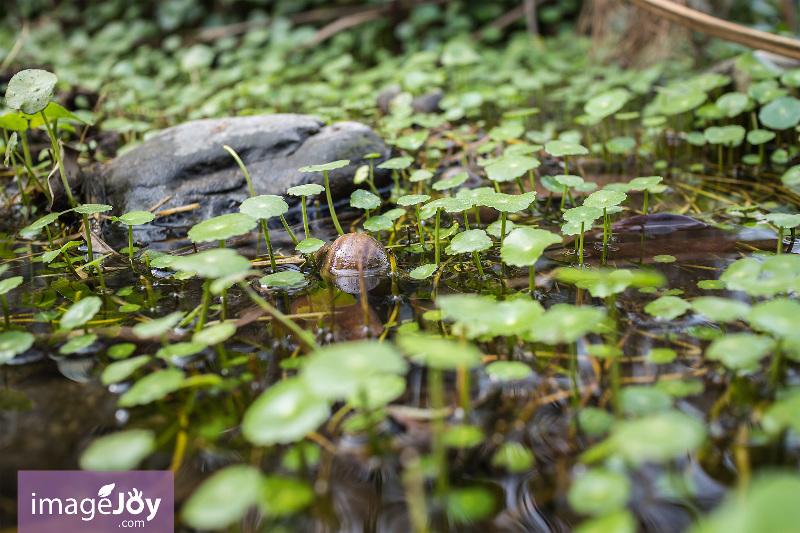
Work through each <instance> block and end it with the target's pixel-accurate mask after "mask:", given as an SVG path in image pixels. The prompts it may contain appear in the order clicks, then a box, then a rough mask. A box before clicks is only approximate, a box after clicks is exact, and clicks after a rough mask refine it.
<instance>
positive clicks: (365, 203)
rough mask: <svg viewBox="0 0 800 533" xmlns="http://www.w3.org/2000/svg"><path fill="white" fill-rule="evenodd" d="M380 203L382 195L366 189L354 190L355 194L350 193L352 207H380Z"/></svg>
mask: <svg viewBox="0 0 800 533" xmlns="http://www.w3.org/2000/svg"><path fill="white" fill-rule="evenodd" d="M380 205H381V199H380V197H378V196H376V195H374V194H373V193H371V192H369V191H365V190H364V189H356V190H355V191H353V194H351V195H350V207H355V208H356V209H375V208H377V207H380Z"/></svg>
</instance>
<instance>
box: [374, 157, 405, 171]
mask: <svg viewBox="0 0 800 533" xmlns="http://www.w3.org/2000/svg"><path fill="white" fill-rule="evenodd" d="M413 162H414V158H413V157H409V156H403V157H393V158H391V159H387V160H386V161H384V162H383V163H381V164H380V165H378V167H377V168H385V169H389V170H402V169H404V168H408V167H410V166H411V163H413Z"/></svg>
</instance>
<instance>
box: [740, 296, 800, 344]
mask: <svg viewBox="0 0 800 533" xmlns="http://www.w3.org/2000/svg"><path fill="white" fill-rule="evenodd" d="M749 318H750V325H751V326H752V327H753V328H754V329H757V330H759V331H765V332H767V333H769V334H770V335H774V336H775V337H778V338H780V337H797V336H798V335H800V328H798V327H797V325H798V323H800V303H798V302H797V301H796V300H786V299H775V300H769V301H767V302H762V303H760V304H758V305H756V306H754V307H753V309H752V311H750V316H749Z"/></svg>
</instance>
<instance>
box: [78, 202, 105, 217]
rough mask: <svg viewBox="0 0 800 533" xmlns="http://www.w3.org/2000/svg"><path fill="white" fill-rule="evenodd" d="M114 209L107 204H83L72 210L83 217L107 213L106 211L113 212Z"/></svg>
mask: <svg viewBox="0 0 800 533" xmlns="http://www.w3.org/2000/svg"><path fill="white" fill-rule="evenodd" d="M112 209H113V207H111V206H110V205H106V204H83V205H79V206H78V207H75V208H73V209H71V210H72V211H75V212H76V213H80V214H82V215H94V214H97V213H105V212H106V211H111V210H112Z"/></svg>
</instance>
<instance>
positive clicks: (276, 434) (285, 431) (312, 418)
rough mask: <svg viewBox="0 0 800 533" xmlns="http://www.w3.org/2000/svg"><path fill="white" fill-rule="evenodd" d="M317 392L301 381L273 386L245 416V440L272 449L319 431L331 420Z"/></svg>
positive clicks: (287, 381)
mask: <svg viewBox="0 0 800 533" xmlns="http://www.w3.org/2000/svg"><path fill="white" fill-rule="evenodd" d="M313 390H314V389H309V388H308V386H307V385H306V382H305V381H303V380H301V379H300V378H290V379H287V380H284V381H279V382H278V383H276V384H274V385H272V386H271V387H270V388H269V389H267V390H266V391H265V392H264V393H263V394H261V396H259V397H258V398H256V400H255V401H254V402H253V403H252V404H251V405H250V407H249V408H248V409H247V411H246V412H245V414H244V418H243V420H242V432H243V433H244V436H245V438H246V439H247V440H249V441H250V442H252V443H253V444H255V445H257V446H270V445H272V444H287V443H290V442H295V441H298V440H300V439H302V438H303V437H305V436H306V434H307V433H310V432H312V431H314V430H316V429H317V428H318V427H319V425H320V424H322V423H323V422H325V420H327V419H328V417H329V416H330V408H329V406H328V403H327V402H326V401H325V400H323V399H321V398H319V397H318V396H316V395H315V394H314V393H313V392H312V391H313Z"/></svg>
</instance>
